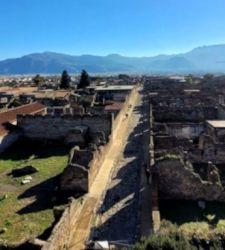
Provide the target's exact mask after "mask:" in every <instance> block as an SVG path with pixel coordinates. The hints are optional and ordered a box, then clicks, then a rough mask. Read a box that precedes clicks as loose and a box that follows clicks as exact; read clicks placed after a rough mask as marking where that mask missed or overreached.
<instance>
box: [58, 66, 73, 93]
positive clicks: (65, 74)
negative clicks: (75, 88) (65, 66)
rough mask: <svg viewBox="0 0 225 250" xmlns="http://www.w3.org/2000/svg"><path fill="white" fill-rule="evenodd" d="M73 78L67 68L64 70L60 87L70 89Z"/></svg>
mask: <svg viewBox="0 0 225 250" xmlns="http://www.w3.org/2000/svg"><path fill="white" fill-rule="evenodd" d="M70 81H71V78H70V76H69V74H68V72H67V71H66V70H64V71H63V72H62V76H61V84H60V89H68V88H69V87H70Z"/></svg>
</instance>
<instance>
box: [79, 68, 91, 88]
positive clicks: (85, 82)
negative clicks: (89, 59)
mask: <svg viewBox="0 0 225 250" xmlns="http://www.w3.org/2000/svg"><path fill="white" fill-rule="evenodd" d="M89 85H90V79H89V75H88V73H87V72H86V71H85V70H82V72H81V76H80V81H79V83H78V85H77V88H78V89H83V88H86V87H88V86H89Z"/></svg>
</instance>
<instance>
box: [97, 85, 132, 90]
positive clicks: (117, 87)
mask: <svg viewBox="0 0 225 250" xmlns="http://www.w3.org/2000/svg"><path fill="white" fill-rule="evenodd" d="M133 88H134V85H108V86H96V87H95V90H96V91H105V90H107V91H108V90H113V91H115V90H117V91H121V90H132V89H133Z"/></svg>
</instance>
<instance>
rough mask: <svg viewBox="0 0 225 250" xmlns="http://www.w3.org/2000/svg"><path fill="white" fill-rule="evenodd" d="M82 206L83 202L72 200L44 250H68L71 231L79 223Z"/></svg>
mask: <svg viewBox="0 0 225 250" xmlns="http://www.w3.org/2000/svg"><path fill="white" fill-rule="evenodd" d="M82 206H83V205H82V202H81V200H72V202H71V203H70V204H69V207H67V208H66V209H65V211H64V213H63V215H62V217H61V219H60V220H59V222H58V223H57V224H56V226H55V227H54V229H53V231H52V234H51V236H50V237H49V238H48V240H47V242H46V244H45V245H44V247H43V248H42V250H62V249H68V245H67V244H66V243H67V242H69V238H70V235H71V231H72V230H73V228H74V226H75V224H76V222H77V218H78V215H79V214H80V211H81V208H82Z"/></svg>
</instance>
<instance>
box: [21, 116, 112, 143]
mask: <svg viewBox="0 0 225 250" xmlns="http://www.w3.org/2000/svg"><path fill="white" fill-rule="evenodd" d="M112 119H113V116H112V115H111V114H107V115H106V114H105V115H101V116H100V115H74V116H72V115H64V116H60V117H56V116H50V115H46V116H32V115H25V116H23V115H20V116H18V117H17V125H18V127H20V128H21V129H22V131H23V136H24V137H26V138H28V139H32V140H43V139H46V140H62V139H65V138H66V136H67V135H68V133H69V131H71V130H73V129H74V128H75V127H77V126H87V127H88V128H89V133H90V135H94V134H95V133H97V132H99V131H102V132H104V133H105V138H106V139H107V138H108V137H109V135H110V134H111V130H112Z"/></svg>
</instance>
